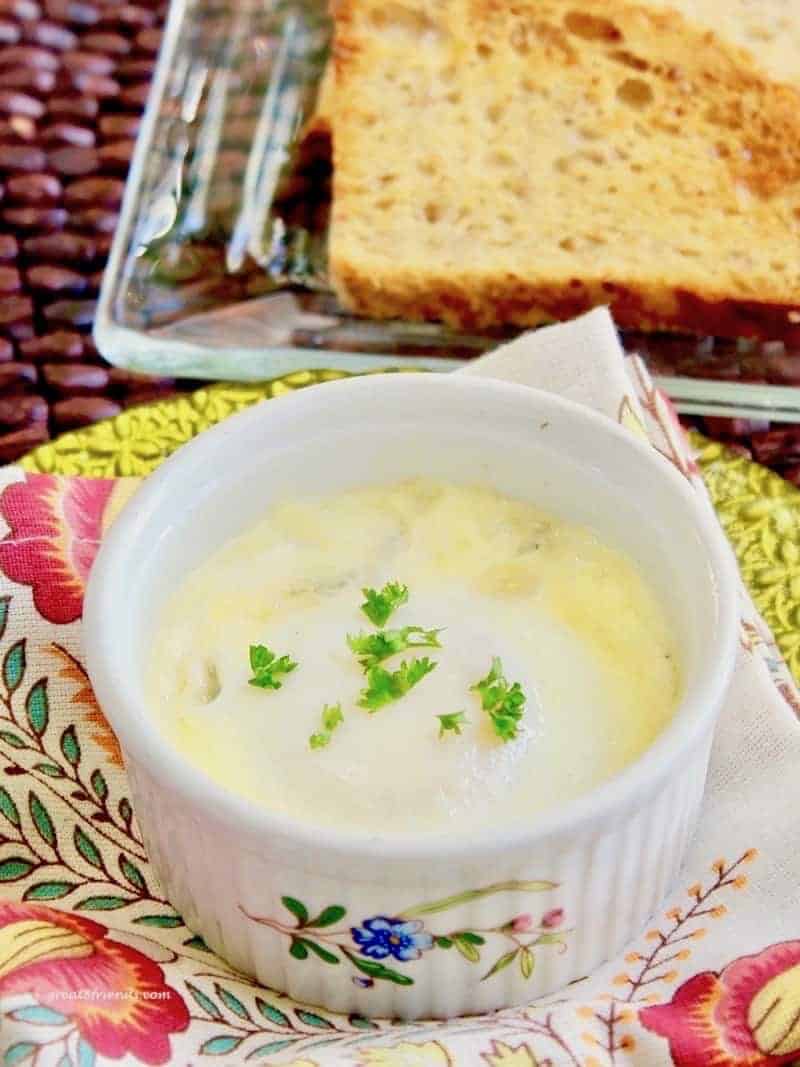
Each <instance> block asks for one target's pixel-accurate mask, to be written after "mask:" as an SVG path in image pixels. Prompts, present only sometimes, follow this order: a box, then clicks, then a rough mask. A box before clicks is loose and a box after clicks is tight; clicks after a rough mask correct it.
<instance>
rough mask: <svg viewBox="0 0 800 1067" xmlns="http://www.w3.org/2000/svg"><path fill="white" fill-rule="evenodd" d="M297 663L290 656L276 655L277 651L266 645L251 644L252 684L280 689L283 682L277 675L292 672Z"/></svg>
mask: <svg viewBox="0 0 800 1067" xmlns="http://www.w3.org/2000/svg"><path fill="white" fill-rule="evenodd" d="M296 666H297V664H296V663H295V661H294V660H293V659H291V658H290V657H289V656H280V657H276V655H275V653H274V652H273V651H272V650H271V649H269V648H267V646H266V645H251V646H250V669H251V670H252V672H253V677H252V678H249V679H248V681H249V683H250V685H255V686H257V687H258V688H259V689H280V688H281V686H282V685H283V682H279V681H278V679H277V677H276V676H277V675H279V674H290V673H291V672H292V671H293V670H294V669H295V667H296Z"/></svg>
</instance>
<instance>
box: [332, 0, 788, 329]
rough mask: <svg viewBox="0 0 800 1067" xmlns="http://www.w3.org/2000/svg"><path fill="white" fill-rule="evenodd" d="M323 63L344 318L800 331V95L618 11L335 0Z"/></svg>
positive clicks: (650, 15)
mask: <svg viewBox="0 0 800 1067" xmlns="http://www.w3.org/2000/svg"><path fill="white" fill-rule="evenodd" d="M610 11H613V17H610V15H609V12H610ZM334 62H335V70H336V73H335V106H334V107H333V108H331V109H330V113H331V115H332V122H333V133H334V203H333V219H332V227H331V241H330V267H331V276H332V279H333V283H334V287H335V289H336V291H337V294H338V295H339V298H340V300H341V301H342V302H343V303H344V304H345V306H347V307H349V308H350V309H351V310H354V311H356V312H357V313H360V314H364V315H368V316H371V317H378V318H387V317H403V318H410V319H429V318H435V319H443V320H444V321H447V322H448V323H450V324H452V325H454V326H458V327H462V328H477V327H488V326H494V325H501V324H507V323H514V324H518V325H532V324H536V323H539V322H542V321H545V320H550V319H553V318H564V317H569V316H570V315H573V314H575V313H577V312H579V311H583V310H585V309H586V308H588V307H591V306H595V305H596V304H610V305H611V306H612V309H613V310H614V313H615V316H616V317H617V320H618V321H619V322H620V324H622V325H625V326H629V327H632V328H636V327H640V328H671V329H683V330H693V331H697V332H703V333H706V332H714V333H717V334H719V335H720V336H747V337H761V338H765V337H783V338H787V337H790V336H795V335H797V334H798V328H797V323H795V322H794V319H795V317H796V316H795V312H796V311H797V310H798V308H800V261H798V257H797V255H796V253H795V249H796V248H797V240H798V237H800V93H799V92H798V91H797V90H796V89H795V88H794V87H792V86H788V85H779V84H775V83H772V82H770V81H769V80H768V79H767V78H765V77H764V76H763V75H762V74H761V73H760V71H759V69H758V68H757V67H756V66H755V65H754V64H753V63H752V61H751V60H750V58H749V57H748V55H747V53H746V52H744V51H743V50H741V49H739V48H737V47H735V46H732V45H727V44H724V43H722V42H721V41H719V40H718V39H717V38H716V37H715V36H714V35H713V33H711V32H710V31H707V30H703V29H700V28H698V27H697V26H696V25H693V24H690V23H687V22H685V21H684V20H683V19H682V17H681V16H680V15H678V14H676V13H675V12H672V11H658V10H654V9H653V8H652V7H649V6H647V5H645V4H640V3H636V2H626V0H620V2H618V3H615V4H614V5H613V8H612V7H611V6H610V5H609V4H608V3H607V2H606V0H585V2H576V0H440V3H438V4H437V5H435V6H434V5H431V4H429V3H424V2H423V0H398V2H391V3H386V2H383V0H340V2H339V4H338V8H337V12H336V33H335V49H334Z"/></svg>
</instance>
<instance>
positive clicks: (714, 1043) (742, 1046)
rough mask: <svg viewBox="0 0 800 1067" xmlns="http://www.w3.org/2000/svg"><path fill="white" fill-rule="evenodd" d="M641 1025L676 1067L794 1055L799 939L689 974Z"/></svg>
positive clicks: (757, 1066)
mask: <svg viewBox="0 0 800 1067" xmlns="http://www.w3.org/2000/svg"><path fill="white" fill-rule="evenodd" d="M639 1018H640V1020H641V1022H642V1024H643V1025H644V1026H645V1027H646V1028H647V1029H648V1030H652V1031H653V1032H654V1033H656V1034H660V1035H661V1036H662V1037H665V1038H667V1040H668V1041H669V1048H670V1053H671V1055H672V1060H673V1062H674V1063H675V1064H676V1067H696V1065H697V1064H709V1065H710V1064H713V1065H714V1067H780V1065H781V1064H789V1063H794V1062H797V1060H798V1054H800V941H785V942H782V943H780V944H777V945H772V946H770V947H769V948H766V949H764V950H763V952H759V953H758V954H757V955H754V956H742V957H741V959H738V960H734V962H733V963H729V964H728V966H727V967H725V968H724V969H723V970H722V971H721V972H720V973H719V974H717V973H716V972H715V971H705V972H703V973H702V974H696V975H695V976H694V977H693V978H690V979H689V981H688V982H684V984H683V985H682V986H681V987H680V988H679V989H678V990H677V991H676V993H675V996H674V997H673V998H672V1001H671V1002H670V1003H669V1004H659V1005H656V1006H654V1007H649V1008H644V1009H642V1011H641V1012H640V1013H639Z"/></svg>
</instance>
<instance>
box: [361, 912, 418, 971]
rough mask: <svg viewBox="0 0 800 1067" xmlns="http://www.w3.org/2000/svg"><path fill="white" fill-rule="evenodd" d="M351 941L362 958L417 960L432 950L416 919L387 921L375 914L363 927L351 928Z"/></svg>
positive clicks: (383, 916) (382, 916)
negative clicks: (389, 957)
mask: <svg viewBox="0 0 800 1067" xmlns="http://www.w3.org/2000/svg"><path fill="white" fill-rule="evenodd" d="M350 933H351V934H352V935H353V940H354V941H355V943H356V944H357V945H358V947H359V950H360V952H361V954H362V955H363V956H370V957H371V958H372V959H373V960H383V959H386V957H387V956H394V958H395V959H396V960H402V961H403V962H405V961H406V960H418V959H419V958H420V956H421V955H422V953H423V952H425V951H427V949H429V948H432V947H433V938H432V937H431V935H430V934H429V933H427V932H426V931H425V930H424V929H423V927H422V923H421V922H419V920H417V919H412V920H407V919H388V918H387V917H386V916H385V915H376V916H375V917H374V918H373V919H365V920H364V923H363V925H362V926H353V927H351V929H350Z"/></svg>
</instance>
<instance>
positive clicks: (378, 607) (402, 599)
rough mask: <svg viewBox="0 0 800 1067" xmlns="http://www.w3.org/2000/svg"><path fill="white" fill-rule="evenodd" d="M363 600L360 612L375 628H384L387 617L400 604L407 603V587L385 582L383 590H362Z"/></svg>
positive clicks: (397, 583)
mask: <svg viewBox="0 0 800 1067" xmlns="http://www.w3.org/2000/svg"><path fill="white" fill-rule="evenodd" d="M361 592H362V593H363V594H364V597H365V600H364V603H363V604H362V605H361V610H362V611H363V612H364V614H365V615H366V616H367V618H368V619H369V621H370V622H371V623H373V624H374V625H375V626H385V625H386V623H387V622H388V621H389V616H390V615H391V614H392V612H394V611H395V610H396V609H397V608H399V607H400V605H401V604H406V603H408V586H407V585H401V584H400V582H387V583H386V585H385V586H384V587H383V589H381V590H380V592H378V590H377V589H362V590H361Z"/></svg>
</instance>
